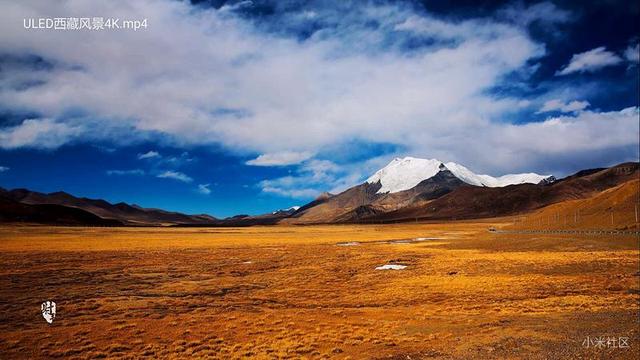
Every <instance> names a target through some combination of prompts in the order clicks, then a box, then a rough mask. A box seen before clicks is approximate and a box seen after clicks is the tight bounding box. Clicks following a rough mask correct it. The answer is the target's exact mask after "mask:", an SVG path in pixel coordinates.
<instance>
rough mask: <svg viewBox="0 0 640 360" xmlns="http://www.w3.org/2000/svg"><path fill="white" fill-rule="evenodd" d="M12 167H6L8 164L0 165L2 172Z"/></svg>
mask: <svg viewBox="0 0 640 360" xmlns="http://www.w3.org/2000/svg"><path fill="white" fill-rule="evenodd" d="M9 169H10V168H8V167H6V166H0V173H1V172H5V171H9Z"/></svg>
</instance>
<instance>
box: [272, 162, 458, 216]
mask: <svg viewBox="0 0 640 360" xmlns="http://www.w3.org/2000/svg"><path fill="white" fill-rule="evenodd" d="M464 185H465V183H464V182H462V181H461V180H460V179H458V178H457V177H455V176H454V175H453V174H452V173H451V172H450V171H449V170H442V171H440V172H439V173H437V174H436V175H435V176H433V177H431V178H429V179H426V180H424V181H422V182H420V183H419V184H418V185H416V186H415V187H414V188H412V189H409V190H405V191H400V192H397V193H392V194H378V193H377V192H378V190H379V189H380V187H381V185H380V183H375V184H369V183H364V184H360V185H357V186H354V187H352V188H350V189H348V190H345V191H343V192H342V193H340V194H338V195H334V196H332V197H329V198H326V199H324V200H323V201H322V202H319V203H317V204H313V203H310V204H307V205H305V206H303V207H302V208H300V210H299V211H298V212H297V213H296V214H295V215H294V217H293V218H292V219H287V220H285V221H284V222H288V223H329V222H340V223H342V222H357V221H359V220H360V219H367V218H373V217H377V216H381V215H383V214H385V213H388V212H392V211H395V210H398V209H401V208H404V207H407V206H411V205H413V204H415V203H421V202H424V201H428V200H431V199H435V198H438V197H441V196H443V195H445V194H447V193H449V192H451V191H453V190H454V189H457V188H458V187H461V186H464Z"/></svg>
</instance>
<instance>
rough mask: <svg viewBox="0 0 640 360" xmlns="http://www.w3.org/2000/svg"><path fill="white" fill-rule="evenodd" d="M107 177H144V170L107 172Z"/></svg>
mask: <svg viewBox="0 0 640 360" xmlns="http://www.w3.org/2000/svg"><path fill="white" fill-rule="evenodd" d="M106 173H107V175H118V176H125V175H144V170H142V169H130V170H107V171H106Z"/></svg>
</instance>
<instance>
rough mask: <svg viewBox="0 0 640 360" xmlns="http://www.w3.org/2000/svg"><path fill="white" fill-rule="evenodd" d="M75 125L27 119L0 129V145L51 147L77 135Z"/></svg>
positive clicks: (6, 147) (55, 146) (11, 146)
mask: <svg viewBox="0 0 640 360" xmlns="http://www.w3.org/2000/svg"><path fill="white" fill-rule="evenodd" d="M82 132H83V129H82V128H81V127H80V126H77V125H71V124H66V123H59V122H56V121H54V120H53V119H28V120H25V121H23V122H22V123H21V124H20V125H17V126H14V127H8V128H2V129H0V147H2V148H4V149H14V148H19V147H25V146H32V147H36V148H43V149H52V148H57V147H59V146H60V145H63V144H65V143H67V142H69V141H70V140H71V139H73V138H75V137H77V136H79V135H80V134H81V133H82Z"/></svg>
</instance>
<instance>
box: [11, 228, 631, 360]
mask: <svg viewBox="0 0 640 360" xmlns="http://www.w3.org/2000/svg"><path fill="white" fill-rule="evenodd" d="M515 220H516V219H515V218H499V219H488V220H482V221H477V220H476V221H457V222H441V223H418V224H415V223H414V224H397V225H392V224H388V225H324V226H282V225H280V226H269V227H244V228H130V227H129V228H127V227H120V228H86V227H48V226H15V225H13V226H9V225H5V226H2V227H0V239H2V240H0V260H1V261H0V298H2V299H3V301H2V302H0V314H3V319H2V322H1V323H0V328H1V331H0V339H1V341H0V354H2V356H1V357H2V358H30V359H45V358H46V359H51V358H78V359H90V358H162V359H179V358H186V357H196V358H212V359H243V358H258V359H287V358H288V359H299V358H308V359H328V358H332V359H333V358H336V359H407V358H411V359H504V358H527V359H543V358H563V359H567V358H576V359H577V358H607V359H630V358H636V357H638V355H639V352H638V350H639V349H640V347H639V346H638V344H640V334H639V333H638V323H637V321H638V320H637V319H638V315H639V314H638V307H637V303H638V300H639V296H640V292H639V286H638V280H639V277H638V276H639V275H640V274H639V273H638V267H639V266H640V264H639V262H638V257H637V253H638V241H637V236H586V235H563V234H501V233H494V232H490V231H488V229H489V228H490V227H495V228H497V229H505V228H509V227H510V226H513V224H514V223H515V222H514V221H515ZM376 268H381V269H385V270H377V269H376ZM45 300H54V301H55V302H56V303H57V304H58V305H57V306H58V313H57V316H56V319H55V321H54V322H53V323H52V324H47V323H46V322H45V321H44V319H43V318H42V315H41V314H40V303H41V302H42V301H45ZM599 337H605V338H606V337H611V338H614V337H615V339H616V341H620V340H619V339H623V340H624V341H626V343H627V344H629V345H630V346H629V347H626V346H623V347H617V346H616V347H612V346H608V347H606V346H594V345H593V344H591V342H590V340H589V341H587V345H588V346H585V345H584V342H585V339H588V338H589V339H594V338H599Z"/></svg>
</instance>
